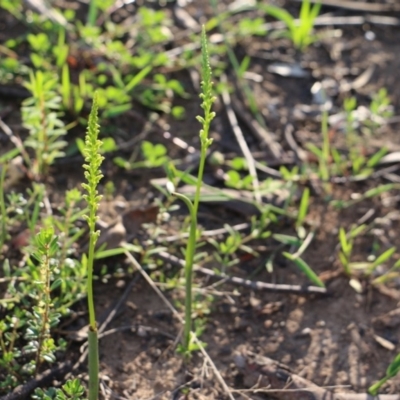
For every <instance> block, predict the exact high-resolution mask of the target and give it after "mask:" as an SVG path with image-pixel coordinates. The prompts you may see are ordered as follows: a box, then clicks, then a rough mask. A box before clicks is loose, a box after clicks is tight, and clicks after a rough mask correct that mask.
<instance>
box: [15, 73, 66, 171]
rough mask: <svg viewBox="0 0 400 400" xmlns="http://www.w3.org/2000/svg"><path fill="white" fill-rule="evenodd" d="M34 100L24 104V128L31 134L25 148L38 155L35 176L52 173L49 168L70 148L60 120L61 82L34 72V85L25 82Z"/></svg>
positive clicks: (47, 75)
mask: <svg viewBox="0 0 400 400" xmlns="http://www.w3.org/2000/svg"><path fill="white" fill-rule="evenodd" d="M25 86H26V88H27V89H28V90H29V91H30V92H31V93H32V97H30V98H28V99H26V100H24V102H23V104H22V110H21V111H22V121H23V125H24V127H25V128H26V129H28V131H29V136H28V138H27V139H26V140H25V142H24V145H25V146H27V147H31V148H32V149H33V150H34V152H35V160H34V161H33V162H32V172H33V174H34V175H35V176H43V175H46V174H47V173H48V170H49V167H50V166H51V165H52V164H53V163H54V160H55V159H56V158H58V157H62V156H63V155H64V152H63V151H62V150H63V149H64V147H65V146H66V144H67V143H66V142H65V141H64V140H63V136H64V135H65V134H66V129H65V126H64V123H63V121H62V120H61V119H60V116H61V114H60V107H61V98H60V96H59V95H58V94H57V92H56V86H57V80H56V79H55V78H54V76H52V75H51V74H50V75H49V74H45V73H43V72H41V71H37V72H36V73H31V75H30V82H26V83H25Z"/></svg>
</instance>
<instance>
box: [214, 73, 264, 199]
mask: <svg viewBox="0 0 400 400" xmlns="http://www.w3.org/2000/svg"><path fill="white" fill-rule="evenodd" d="M221 82H222V83H225V84H226V83H227V78H226V75H225V74H222V75H221ZM222 101H223V103H224V105H225V108H226V114H227V116H228V120H229V123H230V124H231V127H232V130H233V133H234V134H235V137H236V140H237V141H238V144H239V146H240V148H241V150H242V152H243V155H244V158H245V159H246V161H247V167H248V168H249V173H250V176H251V177H252V178H253V185H254V197H255V199H256V200H257V202H258V203H261V195H260V183H259V181H258V177H257V171H256V167H255V163H254V158H253V155H252V154H251V151H250V149H249V146H248V145H247V142H246V140H245V138H244V135H243V132H242V130H241V129H240V127H239V123H238V120H237V118H236V115H235V113H234V111H233V109H232V101H231V97H230V95H229V93H228V91H227V90H226V89H223V90H222Z"/></svg>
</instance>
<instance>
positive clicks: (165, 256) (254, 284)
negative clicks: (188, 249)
mask: <svg viewBox="0 0 400 400" xmlns="http://www.w3.org/2000/svg"><path fill="white" fill-rule="evenodd" d="M155 256H157V257H158V258H161V259H162V260H164V261H168V262H170V263H171V264H174V265H178V266H180V267H183V266H184V265H185V262H184V261H183V260H181V259H179V258H178V257H175V256H173V255H172V254H169V253H167V252H166V251H160V252H158V253H157V254H155ZM194 271H197V272H200V273H201V274H203V275H207V276H211V277H213V278H218V279H225V280H226V281H227V282H230V283H235V284H237V285H240V286H245V287H248V288H251V289H253V290H267V291H271V292H282V293H298V294H323V295H327V294H328V291H327V290H326V289H325V288H321V287H318V286H301V285H285V284H275V283H266V282H260V281H251V280H249V279H242V278H238V277H236V276H228V275H227V274H224V273H215V272H214V271H212V270H211V269H208V268H203V267H200V266H199V265H194Z"/></svg>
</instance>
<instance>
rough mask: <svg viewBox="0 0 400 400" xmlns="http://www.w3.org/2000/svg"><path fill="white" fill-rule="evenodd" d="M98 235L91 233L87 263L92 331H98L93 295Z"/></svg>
mask: <svg viewBox="0 0 400 400" xmlns="http://www.w3.org/2000/svg"><path fill="white" fill-rule="evenodd" d="M96 241H97V235H96V234H95V233H94V232H90V239H89V254H88V261H87V263H88V264H87V298H88V308H89V325H90V329H92V330H93V331H94V330H96V329H97V328H96V312H95V309H94V293H93V261H94V249H95V246H96Z"/></svg>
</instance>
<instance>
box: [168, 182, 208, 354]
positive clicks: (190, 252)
mask: <svg viewBox="0 0 400 400" xmlns="http://www.w3.org/2000/svg"><path fill="white" fill-rule="evenodd" d="M200 182H201V181H200ZM173 194H174V195H175V196H176V197H178V199H181V200H182V201H183V202H184V203H185V204H186V206H187V208H188V209H189V213H190V231H189V239H188V244H187V248H186V254H185V290H186V293H185V295H186V296H185V327H184V330H183V347H184V349H185V351H188V349H189V344H190V332H191V330H192V280H193V260H194V252H195V249H196V232H197V211H195V208H194V205H193V204H192V202H191V201H190V200H189V199H188V198H187V197H186V196H184V195H183V194H180V193H173ZM196 197H197V196H196ZM195 200H196V198H195ZM195 204H196V201H195ZM197 204H198V201H197Z"/></svg>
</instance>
